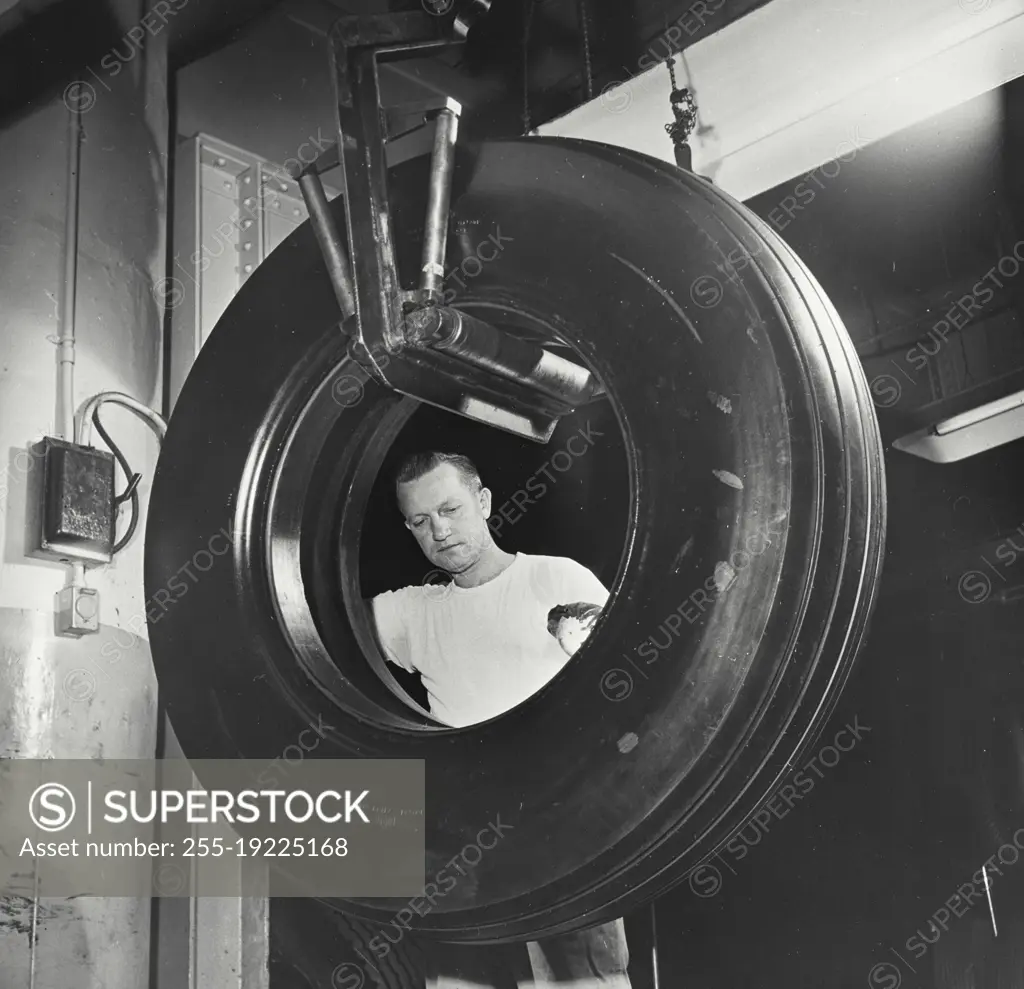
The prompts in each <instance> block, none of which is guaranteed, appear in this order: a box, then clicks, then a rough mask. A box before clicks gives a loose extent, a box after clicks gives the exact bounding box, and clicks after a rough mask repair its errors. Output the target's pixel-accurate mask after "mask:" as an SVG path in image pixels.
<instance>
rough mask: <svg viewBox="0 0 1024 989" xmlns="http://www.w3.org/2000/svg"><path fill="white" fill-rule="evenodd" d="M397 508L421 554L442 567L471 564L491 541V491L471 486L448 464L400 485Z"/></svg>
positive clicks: (458, 569) (461, 568) (453, 568)
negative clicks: (489, 524) (476, 489)
mask: <svg viewBox="0 0 1024 989" xmlns="http://www.w3.org/2000/svg"><path fill="white" fill-rule="evenodd" d="M398 507H399V509H400V510H401V512H402V514H403V515H404V516H405V524H406V527H407V528H408V529H409V531H410V532H411V533H412V534H413V536H414V537H415V538H416V542H417V543H419V547H420V549H421V550H423V555H424V556H425V557H426V558H427V559H428V560H430V562H431V563H433V564H434V566H436V567H438V568H439V569H441V570H447V571H448V572H449V573H461V572H462V571H464V570H467V569H469V567H471V566H472V565H473V564H474V563H476V561H477V560H478V559H479V558H480V555H481V553H483V551H484V549H486V547H487V546H488V545H489V543H490V542H491V533H490V530H489V529H488V528H487V519H488V517H489V516H490V514H491V492H490V491H488V490H487V488H480V489H479V490H478V491H473V490H472V489H471V488H470V487H469V486H468V485H467V484H466V482H465V481H464V480H463V478H462V475H461V474H460V473H459V472H458V470H456V469H455V467H453V466H452V465H451V464H441V465H440V466H439V467H435V468H434V469H433V470H432V471H428V472H427V473H426V474H424V475H423V476H422V477H418V478H416V480H415V481H409V482H408V483H407V484H399V485H398Z"/></svg>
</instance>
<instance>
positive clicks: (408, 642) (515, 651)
mask: <svg viewBox="0 0 1024 989" xmlns="http://www.w3.org/2000/svg"><path fill="white" fill-rule="evenodd" d="M396 487H397V495H398V505H399V508H400V509H401V511H402V514H403V515H404V516H405V525H406V528H408V530H409V531H410V532H411V533H412V535H413V538H414V539H415V540H416V542H417V543H418V544H419V547H420V549H421V550H422V551H423V555H424V556H426V558H427V559H428V560H429V561H430V563H431V564H432V565H433V566H434V567H435V570H434V571H433V572H432V573H431V574H428V577H442V578H443V580H442V582H441V583H428V582H424V583H422V584H419V585H415V584H414V585H412V586H409V587H403V588H402V589H401V590H398V591H388V592H386V593H384V594H379V595H377V597H375V598H374V599H373V613H374V620H375V622H376V625H377V634H378V637H379V638H380V642H381V645H382V646H383V648H384V654H385V656H386V657H387V658H388V659H389V660H390V661H391V662H392V663H395V664H396V665H398V666H400V667H402V669H404V670H408V671H409V672H411V673H419V674H420V676H421V678H422V680H423V686H424V687H425V688H426V691H427V694H428V695H429V697H430V711H431V713H432V714H433V715H434V717H435V718H437V719H438V720H439V721H442V722H444V723H445V724H447V725H451V726H452V727H455V728H461V727H463V726H465V725H472V724H476V723H477V722H480V721H486V720H488V719H489V718H494V717H497V716H498V715H499V714H501V713H502V712H504V711H507V710H509V708H512V707H515V706H516V705H517V704H519V703H521V702H522V701H524V700H526V698H527V697H529V696H531V695H532V694H535V693H536V692H537V691H538V690H540V688H541V687H543V686H544V684H546V683H547V682H548V681H549V680H550V679H551V678H552V677H553V676H554V675H555V674H556V673H557V672H558V671H559V670H560V669H561V668H562V667H563V666H564V665H565V663H566V662H567V661H568V658H569V657H568V655H567V654H566V653H565V652H564V651H563V649H562V647H561V646H560V645H559V642H558V639H556V638H555V637H554V636H553V635H551V634H550V633H549V632H548V612H549V611H550V610H551V609H552V608H553V607H555V606H557V605H567V604H572V603H575V602H587V603H590V604H594V605H597V606H598V607H601V606H603V605H604V604H605V602H606V601H607V600H608V591H607V590H606V589H605V587H604V585H603V584H602V583H601V582H600V581H599V580H598V579H597V577H595V576H594V575H593V574H592V573H591V572H590V571H589V570H588V569H587V568H586V567H584V566H582V565H581V564H579V563H577V562H576V561H575V560H570V559H567V558H566V557H562V556H528V555H527V554H526V553H506V552H505V551H504V550H503V549H501V547H499V546H498V545H497V543H495V541H494V537H493V535H492V534H491V530H490V528H489V527H488V525H487V519H488V518H489V517H490V511H491V492H490V491H489V490H488V489H487V488H485V487H484V486H483V484H482V483H481V481H480V476H479V474H478V473H477V471H476V468H475V467H474V466H473V464H472V462H471V461H469V460H468V459H467V458H466V457H462V456H460V455H458V454H445V453H429V454H420V455H418V456H416V457H413V458H410V460H408V461H407V462H406V463H405V464H403V465H402V468H401V469H400V470H399V472H398V475H397V477H396Z"/></svg>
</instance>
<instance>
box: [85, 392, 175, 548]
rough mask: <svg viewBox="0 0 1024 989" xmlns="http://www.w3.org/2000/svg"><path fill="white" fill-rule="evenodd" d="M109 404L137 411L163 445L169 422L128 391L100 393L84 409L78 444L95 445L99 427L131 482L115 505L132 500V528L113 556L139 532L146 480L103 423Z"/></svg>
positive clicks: (117, 543) (120, 541)
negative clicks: (141, 484) (103, 411)
mask: <svg viewBox="0 0 1024 989" xmlns="http://www.w3.org/2000/svg"><path fill="white" fill-rule="evenodd" d="M107 403H109V404H112V405H120V406H122V407H123V408H126V409H128V410H129V411H130V412H134V413H135V415H137V416H138V417H139V418H140V419H142V420H143V421H144V422H145V423H146V425H148V426H149V427H150V429H152V430H153V432H154V433H156V435H157V437H158V438H159V440H160V441H161V442H163V438H164V436H165V435H166V433H167V422H166V420H165V419H164V417H163V416H162V415H160V413H159V412H154V411H153V409H151V408H150V407H149V406H148V405H146V404H144V403H143V402H140V401H139V400H138V399H137V398H132V396H131V395H126V394H124V392H118V391H102V392H99V393H98V394H96V395H93V396H92V398H90V399H89V400H88V401H87V402H86V403H85V406H84V408H83V409H82V417H81V419H80V420H79V422H78V429H77V430H76V435H75V442H76V443H78V444H79V445H80V446H92V427H93V426H95V427H96V431H97V432H98V433H99V434H100V436H101V437H102V438H103V441H104V442H105V443H106V444H107V446H109V447H110V452H111V453H113V454H114V459H115V460H116V461H117V462H118V464H119V465H120V467H121V470H123V471H124V474H125V478H126V479H127V482H128V483H127V487H126V488H125V489H124V491H122V492H121V494H119V495H118V496H117V497H116V498H115V499H114V504H115V506H118V505H121V504H123V503H124V502H125V501H127V500H128V499H129V498H130V499H131V502H132V515H131V521H130V523H129V525H128V531H127V532H126V533H125V534H124V535H123V536H122V537H121V538H120V539H119V540H118V541H117V542H116V543H115V544H114V548H113V549H112V550H111V556H113V555H114V554H115V553H118V552H120V550H122V549H124V547H125V546H127V545H128V541H129V540H130V539H131V538H132V536H133V535H134V534H135V530H136V528H137V527H138V524H139V494H138V491H137V488H138V484H139V481H140V480H141V479H142V475H141V474H136V473H134V472H133V471H132V469H131V466H130V465H129V464H128V460H127V458H126V457H125V455H124V454H123V453H122V452H121V451H120V449H119V448H118V446H117V444H116V443H115V442H114V441H113V440H112V439H111V437H110V434H109V433H108V432H107V431H106V430H105V429H104V428H103V424H102V423H101V422H100V418H99V410H100V406H101V405H105V404H107Z"/></svg>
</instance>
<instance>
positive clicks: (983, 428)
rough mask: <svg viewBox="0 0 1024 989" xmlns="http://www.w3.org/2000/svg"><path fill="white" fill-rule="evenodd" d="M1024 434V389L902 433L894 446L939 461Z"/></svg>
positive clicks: (916, 455) (1019, 437)
mask: <svg viewBox="0 0 1024 989" xmlns="http://www.w3.org/2000/svg"><path fill="white" fill-rule="evenodd" d="M1022 437H1024V391H1018V392H1014V393H1013V394H1012V395H1007V396H1005V397H1004V398H999V399H996V400H995V401H994V402H988V403H987V404H985V405H979V406H978V407H977V408H976V409H971V410H970V411H969V412H962V413H960V414H959V415H955V416H952V417H950V418H949V419H943V420H942V421H941V422H937V423H935V424H934V425H933V426H928V427H927V428H926V429H920V430H918V431H917V432H914V433H908V434H907V435H906V436H901V437H900V438H899V439H898V440H896V442H895V443H893V446H894V447H895V448H896V449H897V450H902V451H903V452H904V453H910V454H913V455H914V456H915V457H922V458H924V459H925V460H930V461H932V462H933V463H936V464H948V463H953V462H954V461H957V460H963V459H964V458H965V457H972V456H974V455H975V454H978V453H984V452H985V451H986V450H991V449H993V448H994V447H997V446H1003V445H1004V444H1005V443H1012V442H1013V441H1014V440H1019V439H1021V438H1022Z"/></svg>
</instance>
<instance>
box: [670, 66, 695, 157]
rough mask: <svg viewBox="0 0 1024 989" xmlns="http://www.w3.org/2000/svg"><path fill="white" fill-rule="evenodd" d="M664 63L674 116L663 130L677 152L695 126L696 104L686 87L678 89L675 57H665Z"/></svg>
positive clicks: (683, 145)
mask: <svg viewBox="0 0 1024 989" xmlns="http://www.w3.org/2000/svg"><path fill="white" fill-rule="evenodd" d="M665 65H666V66H668V74H669V78H670V79H671V80H672V92H671V93H670V94H669V98H668V99H669V103H670V105H671V107H672V115H673V116H674V117H675V120H674V121H673V122H672V123H671V124H665V131H666V132H667V133H668V136H669V137H671V138H672V143H673V144H674V145H675V148H676V151H677V152H678V151H679V150H680V149H681V148H683V147H686V142H687V141H688V140H689V138H690V135H691V134H692V133H693V129H694V127H696V126H697V104H696V103H695V102H694V100H693V94H692V93H691V92H690V91H689V90H688V89H685V88H683V89H680V88H679V84H678V82H676V70H675V59H674V58H669V59H667V60H666V62H665Z"/></svg>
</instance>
